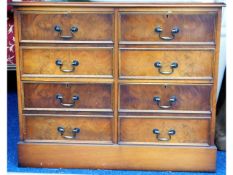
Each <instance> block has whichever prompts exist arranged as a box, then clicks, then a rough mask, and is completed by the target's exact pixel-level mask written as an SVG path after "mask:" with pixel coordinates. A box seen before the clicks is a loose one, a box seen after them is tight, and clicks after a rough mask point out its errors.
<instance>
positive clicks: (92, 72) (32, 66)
mask: <svg viewBox="0 0 233 175" xmlns="http://www.w3.org/2000/svg"><path fill="white" fill-rule="evenodd" d="M21 59H22V70H21V71H22V75H23V76H24V77H33V76H37V77H44V76H46V77H69V76H73V77H74V76H75V77H102V78H111V77H113V76H112V73H113V68H112V67H113V51H112V48H64V47H61V48H22V58H21Z"/></svg>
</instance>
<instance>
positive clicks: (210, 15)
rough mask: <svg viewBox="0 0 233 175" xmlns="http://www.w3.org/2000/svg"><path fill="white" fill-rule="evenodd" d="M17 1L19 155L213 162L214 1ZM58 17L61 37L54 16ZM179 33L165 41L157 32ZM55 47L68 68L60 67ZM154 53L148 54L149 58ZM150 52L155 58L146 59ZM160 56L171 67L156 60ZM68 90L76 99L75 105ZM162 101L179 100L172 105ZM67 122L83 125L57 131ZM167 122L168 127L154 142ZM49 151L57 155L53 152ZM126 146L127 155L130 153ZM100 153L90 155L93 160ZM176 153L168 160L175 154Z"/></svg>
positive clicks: (68, 163)
mask: <svg viewBox="0 0 233 175" xmlns="http://www.w3.org/2000/svg"><path fill="white" fill-rule="evenodd" d="M12 4H13V5H14V7H15V14H16V17H15V33H16V55H17V77H18V79H17V81H18V96H19V98H18V99H19V114H20V139H21V141H22V142H20V143H19V165H20V166H30V167H53V168H96V169H101V168H103V169H135V170H176V171H214V170H215V163H216V148H215V147H214V146H213V145H214V127H215V112H216V105H215V104H216V88H217V70H218V59H219V58H218V57H219V47H220V41H219V40H220V26H221V8H222V6H224V4H222V3H151V2H150V3H142V1H141V3H129V2H120V3H119V2H115V1H114V2H112V3H110V2H100V1H98V2H92V1H90V2H77V1H76V2H56V3H54V2H53V1H51V2H46V3H45V2H44V0H39V1H34V0H22V1H21V2H13V3H12ZM55 25H60V26H61V27H62V30H63V32H62V35H71V33H70V27H71V26H73V25H75V26H77V27H78V32H76V33H74V36H73V37H72V38H70V39H61V38H60V37H59V34H58V33H57V32H55V31H54V26H55ZM157 26H161V27H162V28H163V33H162V36H168V37H170V36H171V29H172V28H173V27H179V29H180V31H179V33H177V34H175V38H174V39H173V40H171V41H165V40H162V39H161V38H159V36H158V33H155V31H154V29H155V27H157ZM57 57H59V58H61V60H62V61H63V63H64V68H65V69H69V68H70V63H71V61H73V59H74V58H79V60H78V61H79V62H80V65H79V66H78V67H77V69H75V71H74V72H73V73H62V72H60V70H59V68H58V67H57V66H55V64H54V62H55V60H56V58H57ZM155 57H156V58H155ZM154 59H156V60H154ZM155 61H160V62H161V63H162V65H163V70H165V71H168V70H169V66H170V64H171V62H173V61H176V62H178V64H179V66H178V68H177V69H175V71H174V73H173V74H171V75H161V74H159V73H158V70H157V69H156V68H155V67H154V62H155ZM58 93H60V94H62V95H63V99H64V101H63V102H64V103H71V102H72V99H71V98H72V96H73V95H79V97H80V100H79V101H77V102H76V103H75V105H74V107H71V108H67V107H63V106H61V104H60V102H59V101H58V100H56V98H55V95H56V94H58ZM156 95H157V96H159V97H160V99H161V102H160V104H161V105H169V102H168V100H169V98H170V97H171V96H173V95H175V96H176V97H177V101H176V102H175V103H173V104H172V108H170V109H161V108H159V107H158V104H156V103H155V102H153V97H154V96H156ZM58 125H59V126H60V125H63V126H64V128H65V130H66V132H65V135H71V130H72V128H74V127H80V129H81V132H80V133H79V134H78V135H77V138H76V139H73V140H65V139H63V137H61V136H60V135H59V134H58V133H57V130H56V129H57V127H58ZM154 127H157V129H159V130H160V132H161V135H160V136H161V137H167V136H168V135H167V130H169V129H175V130H176V134H175V135H174V136H172V138H171V141H169V142H158V141H157V140H156V136H155V135H154V134H153V133H152V129H153V128H154ZM54 155H56V156H54ZM132 155H133V156H132ZM96 160H98V161H96ZM174 162H175V163H174Z"/></svg>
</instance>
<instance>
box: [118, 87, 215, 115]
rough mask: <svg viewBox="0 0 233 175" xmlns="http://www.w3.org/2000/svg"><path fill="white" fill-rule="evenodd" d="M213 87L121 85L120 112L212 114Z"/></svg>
mask: <svg viewBox="0 0 233 175" xmlns="http://www.w3.org/2000/svg"><path fill="white" fill-rule="evenodd" d="M210 94H211V85H160V84H157V85H156V84H149V85H148V84H131V85H130V84H127V85H126V84H124V85H120V111H122V112H123V111H124V112H126V111H131V112H132V111H136V110H138V111H141V112H143V111H145V112H149V111H151V112H155V111H156V110H171V111H175V110H177V111H181V110H182V111H183V110H184V111H186V112H187V111H196V112H197V111H200V112H207V113H209V112H210Z"/></svg>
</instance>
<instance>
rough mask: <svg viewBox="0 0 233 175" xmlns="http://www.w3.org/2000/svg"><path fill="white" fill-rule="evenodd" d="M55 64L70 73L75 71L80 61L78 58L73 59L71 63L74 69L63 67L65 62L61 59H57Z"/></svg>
mask: <svg viewBox="0 0 233 175" xmlns="http://www.w3.org/2000/svg"><path fill="white" fill-rule="evenodd" d="M55 64H56V65H57V66H58V67H59V69H60V70H61V71H62V72H65V73H69V72H74V70H75V67H77V66H78V65H79V62H78V61H77V60H73V61H72V63H71V67H72V69H63V62H62V61H61V60H60V59H57V60H56V61H55Z"/></svg>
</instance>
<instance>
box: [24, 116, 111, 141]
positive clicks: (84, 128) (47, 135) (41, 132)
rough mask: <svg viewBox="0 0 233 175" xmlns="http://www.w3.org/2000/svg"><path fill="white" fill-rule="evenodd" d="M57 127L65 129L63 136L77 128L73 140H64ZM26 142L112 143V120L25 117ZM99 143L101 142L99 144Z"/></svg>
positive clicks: (69, 134)
mask: <svg viewBox="0 0 233 175" xmlns="http://www.w3.org/2000/svg"><path fill="white" fill-rule="evenodd" d="M57 127H63V128H64V129H65V133H64V135H65V136H66V135H68V136H72V130H73V129H74V128H79V129H80V133H78V134H77V135H76V138H75V139H64V138H63V137H62V136H61V135H60V133H59V132H58V131H57ZM25 130H26V131H25V132H26V134H25V139H26V140H31V141H33V140H44V141H46V140H48V141H50V142H55V141H59V140H60V141H61V140H65V141H66V142H67V143H68V142H74V141H75V142H77V143H78V142H80V141H81V142H82V143H84V142H85V141H88V143H91V142H92V141H110V142H111V141H112V118H109V117H106V118H103V117H101V118H99V117H95V116H92V117H85V118H84V117H66V116H63V117H50V116H46V117H45V116H27V117H26V119H25ZM99 143H101V142H99Z"/></svg>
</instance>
